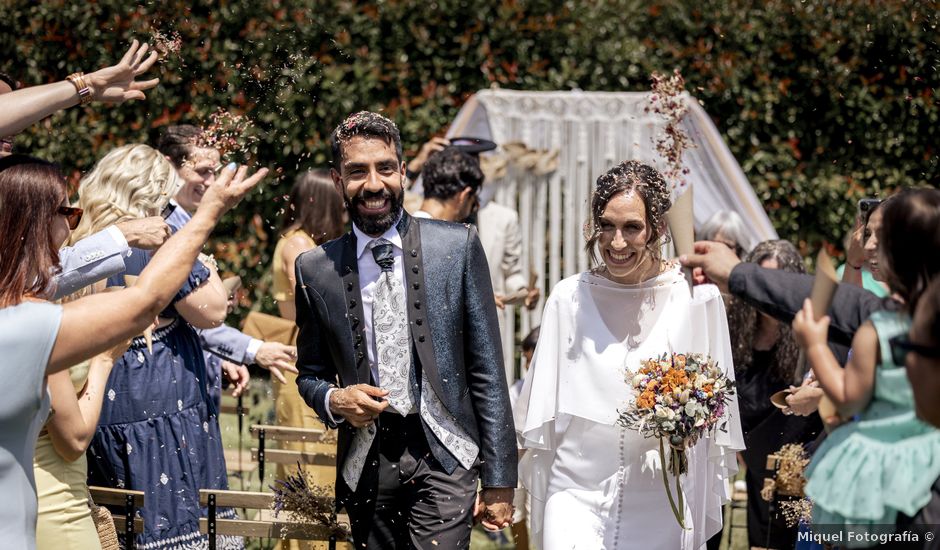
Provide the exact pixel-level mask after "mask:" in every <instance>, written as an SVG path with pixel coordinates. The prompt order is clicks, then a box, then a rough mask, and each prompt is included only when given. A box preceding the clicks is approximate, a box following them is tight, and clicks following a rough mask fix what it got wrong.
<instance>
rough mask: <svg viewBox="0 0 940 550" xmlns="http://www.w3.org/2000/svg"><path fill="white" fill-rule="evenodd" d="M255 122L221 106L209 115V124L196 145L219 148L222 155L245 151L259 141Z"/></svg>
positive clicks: (197, 139)
mask: <svg viewBox="0 0 940 550" xmlns="http://www.w3.org/2000/svg"><path fill="white" fill-rule="evenodd" d="M253 129H254V123H253V122H252V121H251V119H249V118H248V117H246V116H244V115H236V114H234V113H232V112H230V111H226V110H225V109H222V108H219V109H217V110H216V112H214V113H212V114H211V115H210V116H209V124H208V125H207V126H206V127H205V128H204V129H203V132H202V134H200V135H199V136H198V137H196V138H195V145H196V147H204V148H207V149H218V150H219V152H220V153H221V154H222V156H226V155H228V154H232V153H236V152H240V151H245V150H246V149H248V148H249V147H250V146H251V145H253V144H255V143H256V142H257V141H258V138H257V136H255V135H253V133H252V130H253Z"/></svg>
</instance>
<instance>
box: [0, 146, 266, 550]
mask: <svg viewBox="0 0 940 550" xmlns="http://www.w3.org/2000/svg"><path fill="white" fill-rule="evenodd" d="M266 172H267V171H266V170H260V171H259V172H258V173H256V174H255V175H254V176H252V177H250V178H246V175H247V174H246V169H244V168H242V169H241V170H239V171H238V172H237V173H236V172H235V171H234V170H227V171H226V173H225V175H224V176H223V177H222V178H220V182H219V183H220V184H219V185H216V186H214V187H213V189H212V190H211V191H210V192H209V193H207V198H205V199H204V200H203V202H202V205H201V207H200V209H199V211H198V212H197V215H196V216H194V218H193V221H192V222H190V223H189V224H188V225H187V226H186V227H185V228H184V229H183V230H182V231H180V232H179V233H177V234H176V235H175V236H173V237H172V238H171V239H170V240H168V241H167V242H166V244H164V246H163V247H161V248H160V250H159V251H158V252H157V253H156V254H155V255H154V256H153V258H152V259H151V261H150V263H149V264H148V266H147V268H146V269H144V270H143V271H142V272H141V273H140V277H139V279H138V280H137V284H136V285H135V286H134V287H132V288H127V289H122V290H119V291H116V292H108V293H99V294H93V295H90V296H87V297H83V298H80V299H77V300H75V301H72V302H68V303H65V304H61V305H58V304H53V303H50V302H48V300H47V296H48V295H49V292H50V285H51V280H52V276H53V274H54V273H55V270H56V269H57V267H58V255H57V252H56V251H57V249H58V248H59V246H60V245H61V244H62V243H64V241H65V240H66V239H67V238H68V236H69V221H68V220H67V219H66V215H68V213H69V212H70V211H65V210H64V212H65V214H64V215H63V214H60V213H59V209H58V208H59V207H60V206H66V204H67V203H66V200H67V199H66V198H67V192H66V183H65V179H64V177H63V176H62V174H61V172H60V171H59V170H58V169H57V168H56V167H55V166H54V165H52V164H50V163H48V162H46V161H43V160H40V159H35V158H32V157H26V156H22V155H11V156H8V157H6V158H4V159H0V251H2V252H0V355H2V357H3V360H2V361H0V377H2V379H3V381H4V389H5V390H6V396H5V398H4V399H3V403H2V405H0V494H2V495H3V496H4V498H3V499H2V500H0V540H2V541H3V543H4V547H5V548H25V549H27V550H31V549H33V548H35V525H36V488H35V484H34V478H33V450H34V446H35V441H36V436H37V434H38V433H39V430H40V428H41V427H42V424H43V422H44V421H45V420H46V416H47V413H48V412H49V397H48V396H47V394H46V390H45V378H46V376H47V375H54V374H55V373H58V372H61V371H64V370H66V369H68V368H69V367H70V366H72V365H75V364H77V363H80V362H82V361H85V360H87V359H90V358H92V357H94V356H96V355H98V354H100V353H102V352H104V351H106V350H108V349H110V348H112V347H113V346H115V345H118V344H120V343H121V342H124V341H126V340H127V339H128V338H130V337H132V336H134V335H135V334H139V333H140V332H141V331H142V330H143V329H144V328H146V327H147V326H148V325H149V324H150V323H151V322H153V319H154V317H155V316H156V315H157V313H158V312H160V311H161V310H162V309H163V308H164V307H165V306H166V305H167V304H169V303H170V300H171V299H172V298H173V296H174V295H175V294H176V292H177V290H178V289H179V287H180V285H182V284H183V283H184V282H185V281H186V278H187V276H188V274H189V272H190V270H191V265H192V262H193V261H194V260H195V259H196V256H197V255H198V253H199V250H200V249H201V248H202V246H203V244H204V243H205V241H206V239H207V238H208V237H209V233H210V232H211V231H212V229H213V227H214V226H215V224H216V223H217V222H218V220H219V218H220V217H221V216H222V214H224V213H225V212H226V211H228V210H229V209H231V208H232V207H233V206H234V205H235V204H236V203H237V202H238V201H239V200H240V199H241V198H242V197H243V196H244V195H245V194H246V193H247V192H248V191H249V190H250V189H251V188H252V187H253V186H254V185H255V184H256V183H257V182H258V181H259V180H260V179H261V178H263V177H264V175H265V174H266Z"/></svg>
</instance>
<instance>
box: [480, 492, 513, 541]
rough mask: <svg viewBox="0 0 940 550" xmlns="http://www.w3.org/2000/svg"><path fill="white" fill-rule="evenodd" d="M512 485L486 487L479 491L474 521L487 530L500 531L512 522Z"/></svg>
mask: <svg viewBox="0 0 940 550" xmlns="http://www.w3.org/2000/svg"><path fill="white" fill-rule="evenodd" d="M513 491H514V489H513V488H512V487H499V488H484V489H483V490H482V491H480V492H479V493H477V502H476V506H474V508H473V521H474V522H476V523H482V524H483V527H484V528H485V529H486V530H487V531H500V530H502V529H505V528H506V527H509V525H510V524H511V523H512V513H513V506H512V495H513Z"/></svg>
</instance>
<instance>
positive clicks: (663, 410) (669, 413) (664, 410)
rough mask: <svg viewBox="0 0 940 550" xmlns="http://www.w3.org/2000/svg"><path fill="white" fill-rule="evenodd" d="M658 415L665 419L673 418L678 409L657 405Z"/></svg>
mask: <svg viewBox="0 0 940 550" xmlns="http://www.w3.org/2000/svg"><path fill="white" fill-rule="evenodd" d="M655 410H656V417H657V418H663V419H665V420H673V419H675V417H676V411H674V410H672V409H670V408H668V407H663V406H662V405H656V409H655Z"/></svg>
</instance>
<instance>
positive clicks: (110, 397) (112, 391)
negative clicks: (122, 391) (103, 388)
mask: <svg viewBox="0 0 940 550" xmlns="http://www.w3.org/2000/svg"><path fill="white" fill-rule="evenodd" d="M115 396H117V394H116V393H114V388H111V389H110V390H108V400H109V401H114V397H115Z"/></svg>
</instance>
